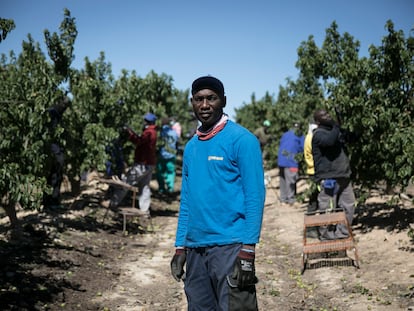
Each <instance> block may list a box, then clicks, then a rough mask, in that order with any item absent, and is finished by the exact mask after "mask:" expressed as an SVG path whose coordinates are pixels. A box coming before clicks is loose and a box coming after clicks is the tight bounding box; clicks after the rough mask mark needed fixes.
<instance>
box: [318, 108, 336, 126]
mask: <svg viewBox="0 0 414 311" xmlns="http://www.w3.org/2000/svg"><path fill="white" fill-rule="evenodd" d="M315 120H316V121H317V123H319V124H326V123H328V122H330V121H331V120H332V118H331V116H330V115H329V113H328V112H327V111H326V110H319V111H318V113H317V115H316V116H315Z"/></svg>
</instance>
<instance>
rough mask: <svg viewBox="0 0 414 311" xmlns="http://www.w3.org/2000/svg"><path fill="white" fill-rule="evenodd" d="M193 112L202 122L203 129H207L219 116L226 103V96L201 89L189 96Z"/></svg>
mask: <svg viewBox="0 0 414 311" xmlns="http://www.w3.org/2000/svg"><path fill="white" fill-rule="evenodd" d="M191 103H192V105H193V110H194V113H195V115H196V117H197V119H198V120H199V121H200V122H201V124H202V126H201V127H202V129H203V130H208V129H209V128H211V127H212V126H213V125H214V124H216V123H217V121H218V120H219V119H220V118H221V116H222V114H223V108H224V107H225V105H226V97H224V100H221V99H220V97H219V96H218V95H217V94H216V93H215V92H214V91H213V90H209V89H202V90H200V91H198V92H197V93H195V94H194V95H193V97H192V98H191Z"/></svg>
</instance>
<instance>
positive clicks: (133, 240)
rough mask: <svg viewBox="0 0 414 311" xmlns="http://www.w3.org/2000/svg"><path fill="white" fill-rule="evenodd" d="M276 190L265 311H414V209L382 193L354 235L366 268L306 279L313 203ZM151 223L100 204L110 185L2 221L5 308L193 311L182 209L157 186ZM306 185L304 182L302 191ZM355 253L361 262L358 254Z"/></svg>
mask: <svg viewBox="0 0 414 311" xmlns="http://www.w3.org/2000/svg"><path fill="white" fill-rule="evenodd" d="M268 174H269V176H271V179H270V183H269V184H268V185H267V188H268V189H267V199H266V206H265V213H264V221H263V229H262V236H261V242H260V243H259V244H258V246H257V254H256V269H257V276H258V278H259V280H260V281H259V283H258V284H257V293H258V301H259V309H260V310H279V311H288V310H289V311H290V310H315V311H316V310H318V311H323V310H338V311H339V310H346V311H366V310H378V311H385V310H387V311H388V310H396V311H397V310H414V241H413V240H412V239H411V238H410V237H409V236H408V234H407V233H408V231H409V229H410V226H411V227H413V226H414V208H413V205H412V203H411V202H410V201H409V200H404V201H402V202H399V203H398V204H395V205H392V206H390V205H386V204H384V202H386V201H387V200H388V199H389V197H387V196H385V195H383V194H381V193H380V192H379V191H372V196H371V197H370V198H369V199H368V200H367V202H366V204H364V205H362V206H358V207H357V209H356V218H355V221H354V224H353V226H352V227H353V233H354V236H355V240H356V243H357V244H356V245H357V251H358V255H359V266H360V268H359V269H358V268H356V267H354V266H353V265H352V260H349V259H347V258H348V257H341V258H339V260H338V258H337V256H341V255H343V254H341V253H339V254H335V253H334V254H329V255H330V256H329V258H325V257H326V256H325V257H324V256H319V257H317V258H315V257H312V260H311V261H310V262H311V264H310V265H309V266H308V267H307V269H306V270H305V271H304V273H303V274H301V267H302V259H301V258H302V256H301V254H302V247H303V235H302V232H303V220H304V212H305V211H306V203H303V204H296V205H295V206H280V205H279V203H278V200H277V198H278V192H279V189H278V177H277V170H272V171H269V172H268ZM153 186H154V192H153V202H152V206H151V215H152V218H151V221H143V220H141V221H140V220H139V219H132V220H131V221H129V222H128V226H127V230H128V231H127V232H126V233H123V232H122V218H121V217H120V216H119V215H118V214H117V213H115V212H114V211H111V210H105V209H103V208H102V207H100V205H99V201H100V199H101V198H102V196H103V195H104V192H105V190H106V189H107V187H108V186H107V185H105V184H102V183H99V182H97V181H94V182H91V183H89V184H88V185H87V186H85V187H84V188H83V191H82V194H81V195H80V196H79V197H77V198H72V197H70V196H68V195H66V194H65V200H64V202H63V203H64V204H63V206H62V207H61V208H56V209H53V210H47V211H39V212H25V211H19V219H21V223H22V227H21V228H20V230H15V231H10V230H8V220H7V218H5V217H4V215H2V218H1V219H0V310H106V311H109V310H111V311H115V310H117V311H131V310H134V311H143V310H148V311H153V310H156V311H161V310H166V311H167V310H168V311H170V310H177V311H180V310H186V299H185V295H184V291H183V283H182V282H180V283H178V282H176V281H175V280H174V279H173V278H172V277H171V275H170V270H169V263H170V259H171V256H172V254H173V251H174V246H173V244H174V235H175V229H176V223H177V214H178V206H179V192H178V189H179V187H180V181H179V179H178V181H177V185H176V186H177V193H176V196H174V197H162V196H159V195H158V194H157V192H156V191H155V188H156V183H155V184H153ZM305 188H306V181H304V180H303V181H300V182H299V184H298V190H299V192H300V193H301V192H303V191H304V189H305ZM347 255H348V256H349V257H351V258H353V259H355V257H354V256H355V255H354V254H353V252H350V251H348V254H347Z"/></svg>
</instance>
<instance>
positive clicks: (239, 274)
mask: <svg viewBox="0 0 414 311" xmlns="http://www.w3.org/2000/svg"><path fill="white" fill-rule="evenodd" d="M254 259H255V252H254V250H251V249H245V248H242V249H241V250H240V252H239V254H238V256H237V258H236V261H235V262H234V267H233V274H232V275H231V277H227V281H228V283H229V285H230V286H231V287H246V286H250V285H254V284H256V283H257V277H256V269H255V266H254Z"/></svg>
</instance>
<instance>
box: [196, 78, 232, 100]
mask: <svg viewBox="0 0 414 311" xmlns="http://www.w3.org/2000/svg"><path fill="white" fill-rule="evenodd" d="M202 89H209V90H212V91H214V92H216V93H217V95H218V96H219V97H220V98H221V99H224V86H223V83H221V81H220V80H219V79H217V78H214V77H212V76H204V77H200V78H198V79H196V80H194V82H193V85H192V86H191V95H194V94H195V93H197V92H198V91H200V90H202Z"/></svg>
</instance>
